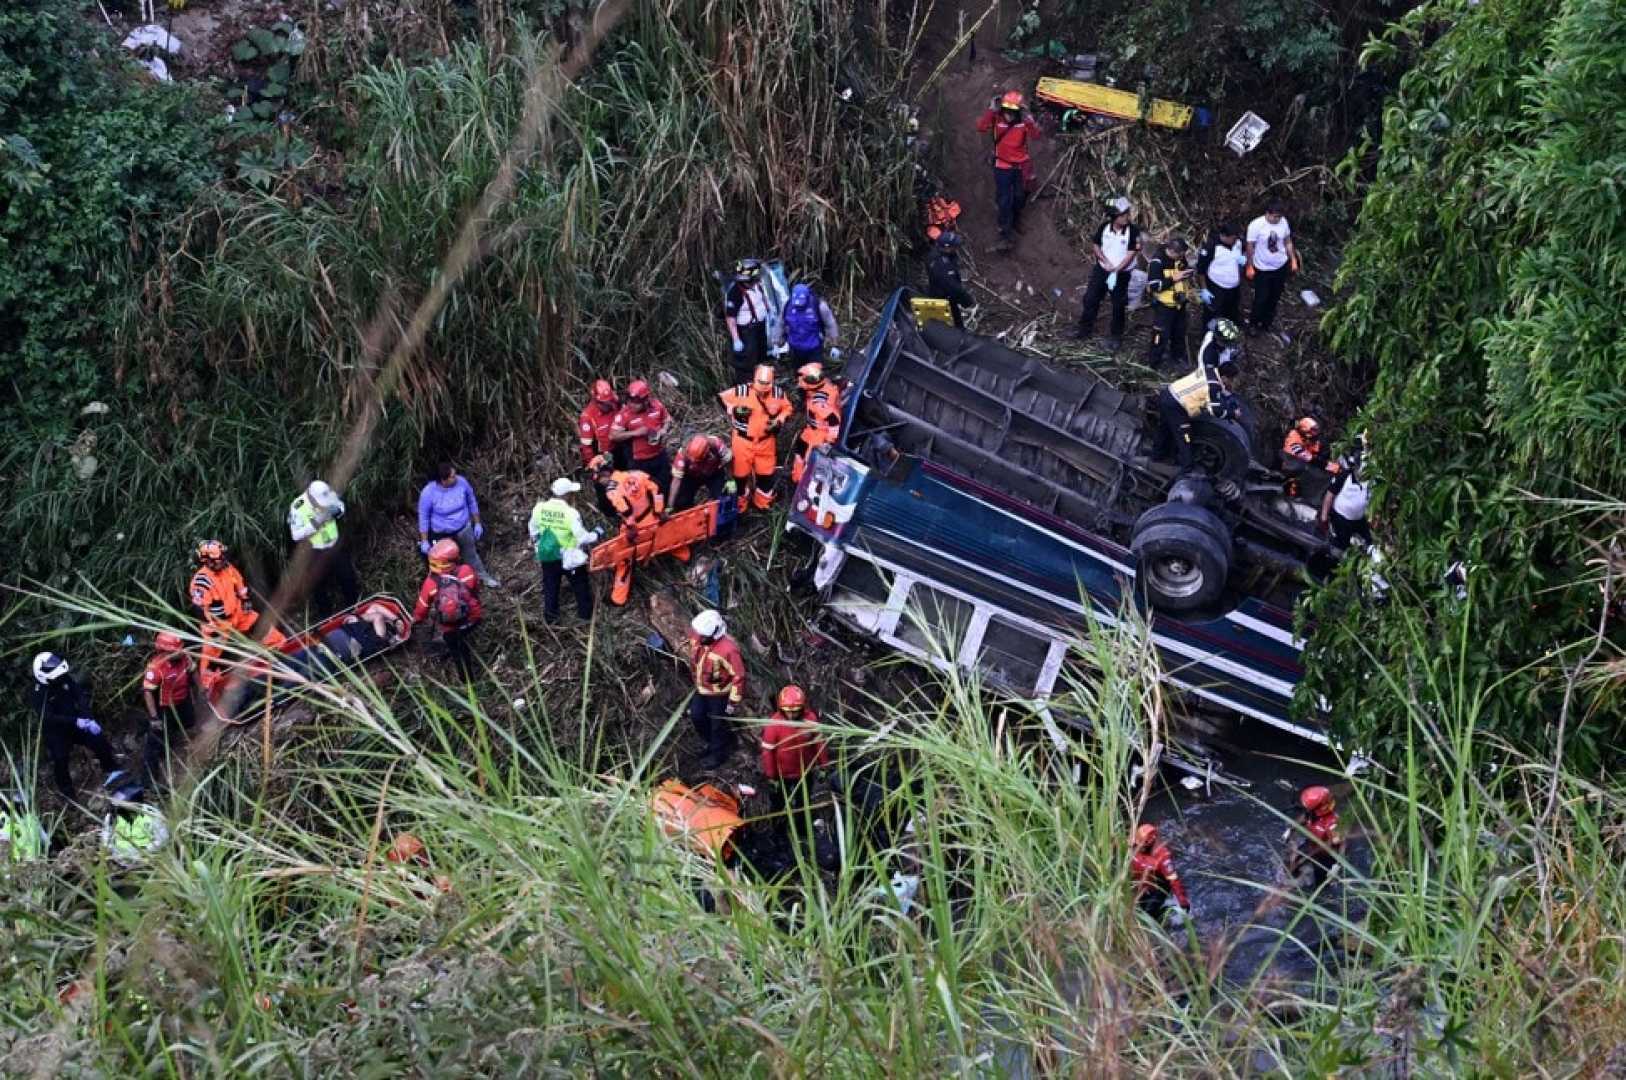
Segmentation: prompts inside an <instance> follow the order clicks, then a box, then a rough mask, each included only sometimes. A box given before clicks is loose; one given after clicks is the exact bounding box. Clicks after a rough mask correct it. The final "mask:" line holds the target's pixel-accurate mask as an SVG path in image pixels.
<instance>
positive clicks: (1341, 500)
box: [1332, 476, 1367, 521]
mask: <svg viewBox="0 0 1626 1080" xmlns="http://www.w3.org/2000/svg"><path fill="white" fill-rule="evenodd" d="M1366 502H1367V493H1366V484H1365V483H1364V482H1362V481H1361V480H1358V479H1356V478H1355V477H1353V476H1350V477H1346V478H1345V480H1344V482H1343V483H1342V484H1341V485H1339V487H1338V493H1337V494H1336V495H1334V496H1333V497H1332V510H1333V513H1335V514H1337V515H1338V516H1339V517H1341V518H1343V519H1344V520H1345V521H1360V520H1361V519H1363V518H1365V517H1366Z"/></svg>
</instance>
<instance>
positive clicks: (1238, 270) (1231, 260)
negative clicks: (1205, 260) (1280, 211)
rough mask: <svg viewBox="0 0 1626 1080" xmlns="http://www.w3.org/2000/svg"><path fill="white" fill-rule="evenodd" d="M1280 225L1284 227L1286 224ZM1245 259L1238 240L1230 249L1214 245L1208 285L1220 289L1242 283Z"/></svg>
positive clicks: (1209, 265) (1230, 287)
mask: <svg viewBox="0 0 1626 1080" xmlns="http://www.w3.org/2000/svg"><path fill="white" fill-rule="evenodd" d="M1282 224H1283V225H1284V226H1285V225H1286V224H1287V222H1285V221H1284V222H1282ZM1247 259H1248V256H1247V254H1246V253H1244V252H1243V250H1242V241H1240V240H1238V241H1237V242H1236V243H1234V244H1232V245H1231V246H1230V247H1225V246H1223V245H1221V244H1217V243H1216V244H1215V245H1214V258H1213V261H1211V262H1210V263H1209V264H1208V283H1209V284H1210V285H1217V286H1219V287H1220V288H1222V289H1234V288H1236V287H1237V286H1238V285H1239V284H1241V282H1242V265H1243V263H1245V262H1247Z"/></svg>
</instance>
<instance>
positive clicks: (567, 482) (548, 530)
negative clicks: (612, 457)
mask: <svg viewBox="0 0 1626 1080" xmlns="http://www.w3.org/2000/svg"><path fill="white" fill-rule="evenodd" d="M581 489H582V486H581V485H580V484H578V483H576V482H575V481H574V480H571V479H569V478H567V477H563V476H561V477H560V478H559V479H557V480H555V481H554V482H553V488H552V491H553V498H551V499H540V500H538V501H537V504H536V505H535V506H533V507H531V520H530V521H529V523H528V524H527V526H526V529H527V531H528V532H529V533H530V536H531V545H532V547H533V548H534V549H535V551H536V561H537V562H539V563H541V564H542V620H543V621H544V622H546V623H549V624H550V625H551V624H552V623H556V622H558V621H559V585H560V583H561V582H562V581H563V580H564V579H565V578H569V579H570V591H571V592H572V593H573V594H574V595H575V597H576V617H577V618H578V619H581V620H582V621H584V622H585V621H586V620H588V619H591V618H592V617H593V584H592V582H591V581H590V580H589V579H588V573H587V552H586V551H585V550H583V549H584V548H585V547H586V546H587V545H588V544H593V543H597V542H598V538H599V531H598V530H597V529H588V528H587V527H586V526H585V525H583V524H582V515H581V511H579V510H577V509H576V508H575V507H574V506H572V505H570V502H569V498H570V496H572V495H575V494H576V493H577V492H579V491H581Z"/></svg>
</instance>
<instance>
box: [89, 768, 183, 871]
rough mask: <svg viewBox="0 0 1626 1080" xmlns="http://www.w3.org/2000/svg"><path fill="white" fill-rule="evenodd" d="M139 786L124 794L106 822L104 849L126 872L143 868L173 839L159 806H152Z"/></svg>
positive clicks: (117, 799) (130, 788) (120, 794)
mask: <svg viewBox="0 0 1626 1080" xmlns="http://www.w3.org/2000/svg"><path fill="white" fill-rule="evenodd" d="M145 796H146V792H145V791H144V790H143V789H142V788H141V787H139V786H132V787H129V788H126V789H125V790H124V791H121V792H120V793H119V794H118V796H116V797H115V798H114V799H113V800H112V807H111V808H110V809H109V810H108V812H107V814H106V815H105V816H104V817H103V818H102V848H103V849H104V850H105V851H106V852H107V857H108V858H109V859H112V860H113V861H114V862H116V863H118V864H119V865H120V866H122V867H125V868H126V869H128V868H131V867H135V866H140V865H141V864H142V863H144V862H146V861H147V859H148V857H150V856H151V855H152V853H153V852H155V851H157V850H158V849H159V848H161V847H163V846H164V842H165V841H167V840H168V839H169V826H167V825H165V824H164V815H163V814H162V813H161V812H160V811H159V809H158V808H157V807H156V806H148V805H147V804H146V802H145V801H144V800H145Z"/></svg>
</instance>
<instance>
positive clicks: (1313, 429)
mask: <svg viewBox="0 0 1626 1080" xmlns="http://www.w3.org/2000/svg"><path fill="white" fill-rule="evenodd" d="M1293 426H1294V427H1295V428H1297V429H1298V433H1299V434H1300V435H1303V436H1304V437H1305V438H1306V439H1313V438H1315V437H1316V436H1317V435H1320V434H1321V425H1320V424H1319V423H1317V422H1316V418H1315V417H1313V416H1305V417H1301V418H1300V419H1299V422H1298V423H1296V424H1294V425H1293Z"/></svg>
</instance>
